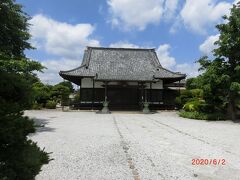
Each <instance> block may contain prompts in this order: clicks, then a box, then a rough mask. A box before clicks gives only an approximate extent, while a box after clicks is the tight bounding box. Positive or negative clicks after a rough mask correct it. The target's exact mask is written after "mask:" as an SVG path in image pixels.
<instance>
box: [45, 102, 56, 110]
mask: <svg viewBox="0 0 240 180" xmlns="http://www.w3.org/2000/svg"><path fill="white" fill-rule="evenodd" d="M56 105H57V103H56V102H55V101H50V100H49V101H47V103H46V108H47V109H56Z"/></svg>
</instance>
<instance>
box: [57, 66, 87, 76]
mask: <svg viewBox="0 0 240 180" xmlns="http://www.w3.org/2000/svg"><path fill="white" fill-rule="evenodd" d="M83 67H86V64H84V65H81V66H78V67H76V68H74V69H70V70H67V71H59V74H61V73H67V72H71V71H75V70H78V69H80V68H83Z"/></svg>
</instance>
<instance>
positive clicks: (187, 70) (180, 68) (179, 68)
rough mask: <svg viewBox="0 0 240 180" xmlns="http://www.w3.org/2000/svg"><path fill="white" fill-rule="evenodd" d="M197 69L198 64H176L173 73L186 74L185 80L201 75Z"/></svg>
mask: <svg viewBox="0 0 240 180" xmlns="http://www.w3.org/2000/svg"><path fill="white" fill-rule="evenodd" d="M199 67H200V65H199V64H198V63H195V64H189V63H183V64H177V65H176V66H175V67H174V71H175V72H180V73H184V74H186V75H187V78H189V77H196V76H198V75H199V74H200V73H201V72H199V71H198V69H199Z"/></svg>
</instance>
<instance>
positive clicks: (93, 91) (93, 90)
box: [92, 79, 95, 110]
mask: <svg viewBox="0 0 240 180" xmlns="http://www.w3.org/2000/svg"><path fill="white" fill-rule="evenodd" d="M92 81H93V84H92V86H93V88H92V110H93V108H94V101H95V80H94V79H92Z"/></svg>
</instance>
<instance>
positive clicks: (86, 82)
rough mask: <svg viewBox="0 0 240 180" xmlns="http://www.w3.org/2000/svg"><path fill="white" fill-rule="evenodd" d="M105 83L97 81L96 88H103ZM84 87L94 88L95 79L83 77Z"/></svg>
mask: <svg viewBox="0 0 240 180" xmlns="http://www.w3.org/2000/svg"><path fill="white" fill-rule="evenodd" d="M102 85H103V83H102V82H99V81H95V88H103V87H102ZM81 87H82V88H92V87H93V80H92V78H83V79H82V86H81Z"/></svg>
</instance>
